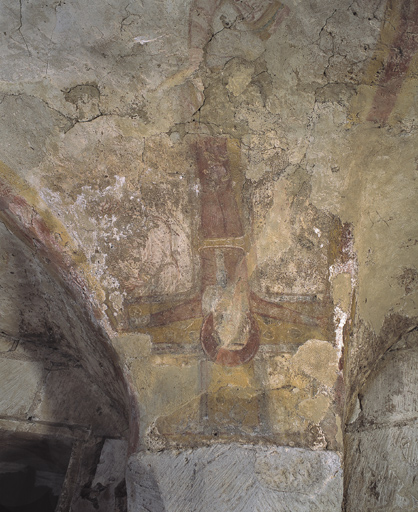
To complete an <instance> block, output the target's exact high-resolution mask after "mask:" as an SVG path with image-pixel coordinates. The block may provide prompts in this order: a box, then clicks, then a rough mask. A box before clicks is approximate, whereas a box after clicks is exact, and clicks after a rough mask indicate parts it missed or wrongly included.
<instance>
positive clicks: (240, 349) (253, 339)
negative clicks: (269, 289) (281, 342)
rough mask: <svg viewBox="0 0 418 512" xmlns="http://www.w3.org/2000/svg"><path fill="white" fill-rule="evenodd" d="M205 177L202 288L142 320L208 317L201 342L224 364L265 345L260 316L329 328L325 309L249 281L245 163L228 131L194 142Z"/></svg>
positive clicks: (156, 322)
mask: <svg viewBox="0 0 418 512" xmlns="http://www.w3.org/2000/svg"><path fill="white" fill-rule="evenodd" d="M193 149H194V152H195V156H196V164H197V177H198V178H199V183H200V197H201V209H200V212H201V213H200V229H199V231H200V233H199V236H200V238H199V243H198V244H197V245H198V251H199V256H200V276H201V278H200V290H199V293H198V294H197V295H195V296H194V297H193V298H192V299H190V300H186V301H184V302H182V303H180V304H176V305H172V306H171V305H169V304H168V305H167V307H164V306H161V305H160V310H159V311H157V312H154V313H151V314H150V315H149V316H148V317H147V320H146V323H144V322H143V323H142V325H141V327H142V328H143V329H144V330H145V331H146V330H148V329H151V330H152V329H153V328H156V327H165V326H169V325H170V324H173V323H175V322H179V321H184V320H192V319H202V325H201V330H200V342H201V346H202V348H203V351H204V353H205V354H206V356H207V357H208V358H209V359H210V360H211V361H214V362H215V363H217V364H220V365H223V366H230V367H233V366H238V365H241V364H244V363H246V362H248V361H250V360H251V359H252V358H253V357H254V356H255V354H256V353H257V350H258V348H259V345H260V337H261V333H260V327H259V322H258V321H257V317H259V318H265V319H271V320H273V321H278V320H279V321H282V322H287V323H290V324H298V325H303V326H306V327H308V328H309V327H312V328H319V329H321V328H323V329H324V330H325V329H326V325H327V323H328V320H327V318H326V317H325V316H323V315H318V316H312V315H311V314H309V313H308V310H307V311H306V312H303V304H302V311H301V303H299V308H298V309H296V308H290V307H288V306H287V305H286V306H285V305H283V304H279V303H276V302H269V301H266V300H264V299H262V298H261V297H259V296H257V295H256V294H255V293H253V292H252V291H251V289H250V285H249V268H248V267H249V259H250V260H251V259H252V260H253V262H252V264H251V265H252V266H254V257H253V256H251V257H250V254H251V253H252V251H251V244H250V236H249V234H248V233H246V232H245V229H244V223H243V211H242V205H241V186H240V181H242V179H241V177H240V172H239V169H236V168H235V167H236V166H234V165H231V159H230V154H229V151H228V139H227V138H226V137H209V136H204V137H200V138H199V139H198V140H197V141H196V142H195V144H194V147H193Z"/></svg>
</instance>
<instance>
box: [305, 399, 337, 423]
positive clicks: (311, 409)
mask: <svg viewBox="0 0 418 512" xmlns="http://www.w3.org/2000/svg"><path fill="white" fill-rule="evenodd" d="M330 402H331V401H330V399H329V398H328V397H326V396H325V395H319V396H317V397H315V398H308V399H307V400H303V401H302V402H300V404H299V406H298V412H299V414H300V415H301V416H303V417H304V418H305V419H306V420H309V421H312V422H313V423H319V422H320V421H321V420H322V419H323V417H324V416H325V414H326V412H327V410H328V408H329V405H330Z"/></svg>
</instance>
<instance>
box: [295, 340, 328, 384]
mask: <svg viewBox="0 0 418 512" xmlns="http://www.w3.org/2000/svg"><path fill="white" fill-rule="evenodd" d="M290 364H291V366H292V367H293V369H294V370H296V371H302V372H303V373H305V374H307V375H309V376H310V377H313V378H314V379H317V380H318V381H319V382H321V384H324V385H325V386H327V387H329V388H331V387H332V386H333V385H334V383H335V381H336V380H337V370H338V351H337V349H335V348H334V347H333V346H332V345H331V343H328V342H327V341H321V340H309V341H307V342H306V343H305V344H304V345H302V346H301V347H300V348H299V350H298V351H297V352H296V354H295V355H294V356H293V357H292V359H291V362H290Z"/></svg>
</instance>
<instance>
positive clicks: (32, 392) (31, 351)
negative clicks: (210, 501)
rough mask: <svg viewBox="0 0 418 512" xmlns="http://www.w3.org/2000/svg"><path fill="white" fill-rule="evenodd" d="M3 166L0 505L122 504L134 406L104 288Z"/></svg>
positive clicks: (106, 507)
mask: <svg viewBox="0 0 418 512" xmlns="http://www.w3.org/2000/svg"><path fill="white" fill-rule="evenodd" d="M1 170H2V171H3V172H2V174H3V175H4V174H6V173H8V176H6V178H9V179H3V180H0V237H1V240H2V242H1V244H0V252H1V256H0V260H1V261H0V288H1V294H0V310H1V312H2V314H1V315H0V386H1V388H2V397H1V399H0V445H1V446H2V449H1V450H0V482H1V481H3V484H4V485H0V487H1V488H2V492H1V493H0V505H1V506H0V509H1V510H3V508H4V507H6V508H5V509H6V510H8V508H7V507H8V506H15V507H16V506H19V507H21V508H19V510H37V509H36V506H39V507H44V508H42V510H48V508H47V507H48V504H47V503H49V504H50V507H52V508H50V509H49V510H60V511H65V510H70V509H72V510H80V511H81V510H84V511H90V510H91V511H93V510H97V507H99V509H100V510H103V511H106V510H112V511H113V510H115V509H117V510H124V507H126V490H125V489H126V488H125V484H124V473H125V466H126V459H127V456H128V452H129V451H130V450H134V449H135V444H136V424H137V415H136V408H135V402H134V400H133V395H132V394H131V393H130V386H129V383H128V381H127V380H126V376H125V375H124V372H123V369H122V366H121V364H120V361H119V357H118V355H117V353H116V351H115V349H114V348H113V346H112V343H111V340H110V336H109V334H108V332H107V331H106V329H105V327H106V321H105V318H104V316H103V315H102V313H101V311H100V310H99V308H98V307H97V306H96V303H95V295H94V293H95V292H96V293H99V292H100V290H98V289H96V290H94V281H93V280H92V279H91V277H90V276H89V275H88V272H87V271H86V269H85V267H83V265H84V260H83V254H82V252H81V251H79V250H78V249H77V248H76V247H75V245H74V244H73V243H72V241H71V238H70V237H69V235H68V234H67V232H66V230H65V228H64V227H63V226H62V225H61V224H60V223H59V221H58V220H57V219H55V218H54V217H53V215H52V214H51V212H50V211H49V210H48V209H46V208H44V207H43V205H42V201H41V200H40V199H39V198H38V197H37V196H36V195H35V194H34V193H33V192H32V190H31V189H30V188H29V187H28V186H26V185H25V183H24V182H22V181H20V180H18V179H17V178H16V177H15V176H14V175H13V173H12V171H10V170H9V169H7V168H6V169H4V168H2V169H1ZM10 178H13V180H12V179H10ZM25 486H26V487H25ZM19 489H20V491H18V490H19ZM22 489H23V490H22ZM23 496H25V498H23ZM22 500H23V501H22ZM38 502H39V503H38ZM1 507H3V508H1ZM24 507H30V508H24ZM116 507H118V508H116Z"/></svg>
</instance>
